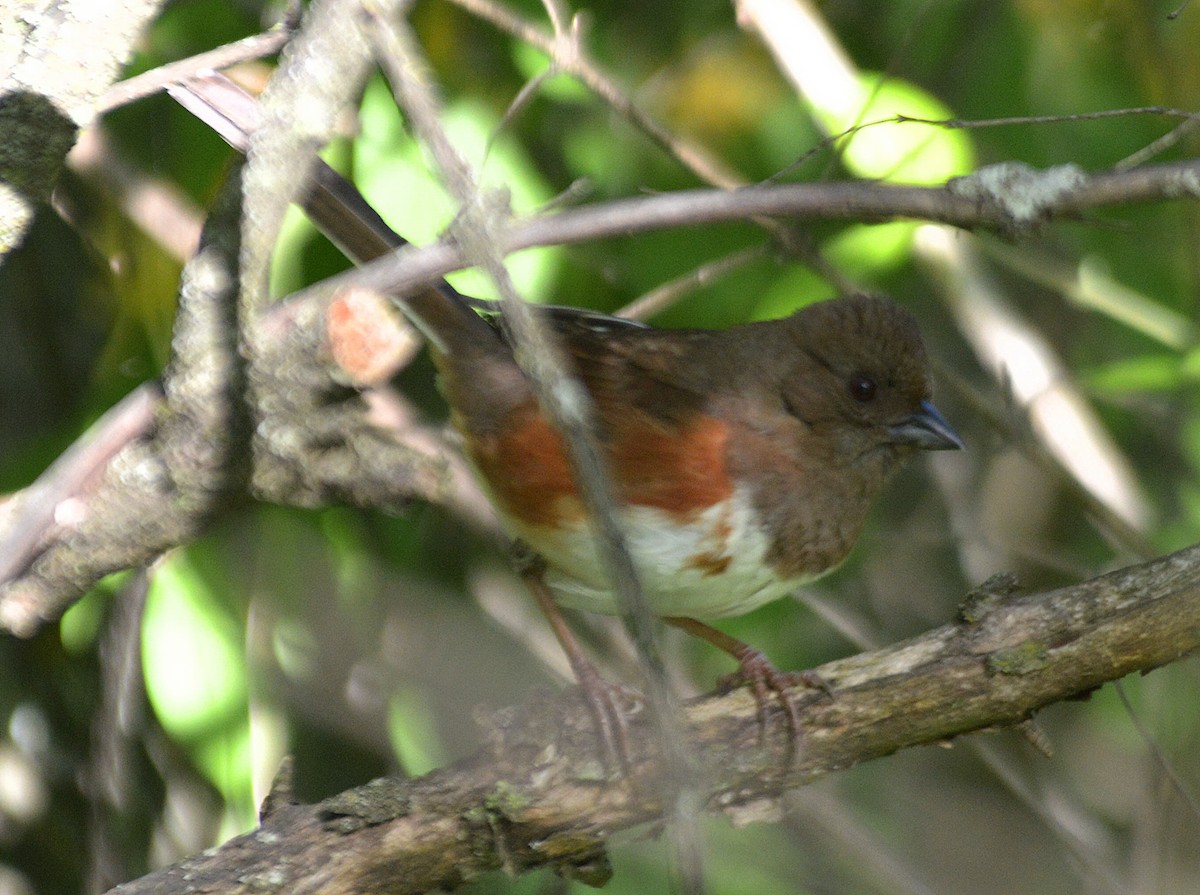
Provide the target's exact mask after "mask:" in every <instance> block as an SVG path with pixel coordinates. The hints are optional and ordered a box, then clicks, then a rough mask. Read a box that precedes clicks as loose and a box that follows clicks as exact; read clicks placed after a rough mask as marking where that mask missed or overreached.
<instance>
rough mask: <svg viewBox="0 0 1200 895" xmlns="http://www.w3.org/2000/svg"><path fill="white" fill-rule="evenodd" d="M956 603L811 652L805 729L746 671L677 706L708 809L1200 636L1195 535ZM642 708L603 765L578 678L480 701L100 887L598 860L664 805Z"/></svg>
mask: <svg viewBox="0 0 1200 895" xmlns="http://www.w3.org/2000/svg"><path fill="white" fill-rule="evenodd" d="M964 615H965V616H966V617H968V618H969V619H970V620H969V621H968V620H960V621H959V622H957V623H955V624H951V625H947V626H945V627H942V628H938V629H936V630H934V631H930V632H929V633H927V634H924V635H922V636H920V637H916V638H914V639H912V640H908V641H905V642H903V643H899V644H896V645H894V646H890V647H886V648H884V649H881V650H876V651H873V652H869V653H863V654H861V655H858V656H853V657H850V658H848V659H844V660H840V661H837V662H832V663H829V664H828V665H825V666H822V667H821V668H819V669H817V671H818V672H819V674H820V675H821V677H822V678H824V679H825V680H826V681H828V682H829V684H830V685H831V687H832V689H833V692H832V696H831V697H829V698H827V697H825V696H824V695H814V694H813V693H812V692H811V691H810V692H808V693H807V694H804V693H801V694H800V696H801V698H803V699H806V701H807V705H806V706H805V708H804V710H803V721H804V729H805V732H806V733H805V739H804V747H803V751H802V754H801V755H800V757H799V759H798V760H796V761H795V762H793V763H789V761H788V758H787V756H788V755H789V754H790V744H789V735H788V731H787V726H786V724H785V723H784V722H783V721H782V719H781V718H779V717H776V716H774V715H772V717H771V718H770V719H769V720H770V725H771V726H770V728H769V731H770V732H769V735H768V737H767V738H766V743H765V745H761V744H760V743H759V729H758V726H757V721H756V706H755V703H754V700H753V699H752V697H751V696H750V694H749V692H748V691H747V690H745V689H740V690H737V691H735V692H732V693H729V694H727V695H722V696H708V697H703V698H700V699H697V700H694V701H693V702H691V703H690V704H689V705H688V706H687V707H686V709H685V714H686V718H685V723H686V724H687V725H688V727H689V728H690V741H691V742H692V743H693V744H694V746H693V748H694V749H695V751H696V754H697V756H698V760H699V763H700V766H701V767H702V768H704V775H703V776H702V779H700V780H697V783H696V785H697V787H698V788H700V789H701V790H702V791H703V794H704V796H705V797H706V799H707V805H708V808H709V809H710V810H711V811H714V812H727V813H729V814H731V815H734V816H735V817H736V819H737V820H738V821H753V820H765V819H770V818H771V817H773V816H775V815H776V814H777V806H776V803H777V800H778V798H779V797H780V796H781V795H782V794H783V793H784V792H786V791H787V790H789V789H792V788H794V787H797V786H801V785H803V784H805V783H808V782H810V781H812V780H814V779H816V778H818V777H820V776H823V775H825V774H828V773H830V772H833V771H837V770H840V769H844V768H848V767H851V766H853V765H855V764H858V763H860V762H863V761H867V760H869V759H872V758H878V757H881V756H884V755H889V754H891V753H893V752H896V751H897V750H899V749H904V748H908V747H910V746H917V745H921V744H929V743H944V742H945V741H946V740H948V739H950V738H953V737H956V736H960V735H962V734H966V733H969V732H971V731H976V730H981V729H985V728H995V727H1003V726H1008V725H1012V724H1016V723H1018V722H1021V721H1024V720H1025V719H1027V718H1029V717H1030V716H1031V715H1032V714H1033V713H1035V712H1036V711H1037V710H1038V709H1041V708H1043V707H1045V706H1047V705H1050V704H1052V703H1054V702H1057V701H1060V700H1063V699H1067V698H1071V697H1078V696H1080V695H1083V694H1086V693H1088V692H1090V691H1091V690H1093V689H1095V688H1096V687H1099V686H1101V685H1102V684H1103V683H1105V682H1106V681H1111V680H1115V679H1117V678H1119V677H1122V676H1123V675H1126V674H1129V673H1132V672H1136V671H1148V670H1150V669H1153V668H1157V667H1159V666H1161V665H1164V664H1166V663H1168V662H1171V661H1173V660H1175V659H1177V658H1179V657H1180V656H1183V655H1186V654H1188V653H1190V652H1192V651H1193V650H1195V649H1196V648H1197V647H1200V546H1196V547H1191V548H1188V549H1187V550H1183V551H1180V552H1179V553H1176V554H1173V555H1171V556H1167V557H1164V558H1161V559H1158V560H1155V561H1153V562H1149V563H1145V564H1142V565H1137V566H1131V567H1129V568H1126V569H1122V570H1119V571H1117V572H1113V573H1110V574H1108V575H1104V576H1101V577H1099V578H1096V579H1093V580H1090V581H1086V582H1083V583H1081V584H1077V585H1074V586H1072V587H1066V588H1062V589H1059V590H1056V591H1050V592H1046V593H1038V594H1031V595H1026V596H1019V597H1013V596H1011V595H1007V594H1005V593H1004V592H998V593H996V594H986V593H985V594H982V595H975V597H974V599H973V600H972V601H971V602H970V605H969V606H968V607H965V608H964ZM644 714H645V713H644V712H643V713H641V714H637V713H636V709H635V714H634V716H633V721H634V723H633V727H632V731H633V734H634V737H635V748H634V755H635V757H637V758H638V760H637V762H636V764H635V766H634V767H633V768H632V771H631V775H630V777H629V778H628V779H622V780H612V779H609V778H608V777H607V775H606V774H605V773H604V772H603V770H602V766H601V765H600V764H598V763H597V760H596V752H595V743H594V741H593V739H592V731H591V727H590V725H589V724H588V722H587V713H586V712H584V711H581V710H580V707H579V705H578V704H577V702H576V700H575V698H574V697H573V695H572V694H567V695H566V696H564V697H563V698H561V699H559V700H558V701H556V702H554V703H552V704H550V705H538V706H536V707H532V708H525V709H521V710H512V711H509V712H504V713H501V714H500V715H498V716H497V717H496V718H495V719H493V722H492V723H493V727H492V729H491V731H490V744H489V745H488V746H487V747H486V748H484V749H482V750H481V751H480V752H479V753H477V754H476V755H474V756H472V757H471V758H469V759H467V760H465V761H462V762H460V763H458V764H456V765H454V766H452V767H449V768H445V769H443V770H440V771H435V772H433V773H431V774H428V775H426V776H425V777H421V778H418V779H415V780H408V781H406V780H400V779H394V780H393V779H384V780H379V781H375V782H373V783H371V784H368V785H366V786H363V787H359V788H358V789H355V790H351V791H349V792H346V793H343V794H341V795H339V796H336V797H334V798H333V799H329V800H327V801H325V802H323V803H321V804H318V805H297V804H293V803H291V801H290V799H289V797H288V790H287V787H286V786H282V787H280V788H279V789H278V790H277V792H276V793H275V794H274V795H273V797H272V798H271V799H270V800H269V804H270V808H269V811H268V812H267V813H266V816H265V817H264V820H263V824H262V827H261V828H260V829H258V830H255V831H253V832H251V833H247V834H245V835H243V836H240V837H238V838H236V839H234V840H231V841H230V842H228V843H226V844H225V845H224V846H222V847H221V848H219V849H215V850H212V851H209V852H206V853H205V854H203V855H199V856H196V857H194V858H191V859H189V860H187V861H185V862H183V863H181V864H179V865H176V866H174V867H171V868H168V869H166V870H162V871H159V872H157V873H154V874H151V875H150V876H147V877H144V878H143V879H140V880H137V881H135V882H131V883H128V884H126V885H124V886H120V887H118V888H117V889H115V890H114V892H120V893H122V895H140V893H143V892H146V893H148V892H155V893H161V895H172V893H183V892H189V891H197V890H201V891H206V892H213V893H228V895H234V893H256V895H263V893H272V892H295V891H304V892H308V893H313V895H333V893H351V892H353V893H358V895H376V893H379V895H382V893H389V895H401V893H418V892H428V891H432V890H434V889H439V888H440V889H452V888H454V887H455V886H457V885H458V884H460V883H462V882H463V881H465V880H467V879H470V878H472V877H474V876H477V875H478V874H480V873H483V872H486V871H490V870H497V869H504V870H507V871H509V872H511V873H521V872H525V871H528V870H531V869H535V868H540V867H548V868H553V869H555V870H557V871H558V872H560V873H563V874H566V875H568V876H574V877H578V878H581V879H583V880H584V881H587V882H592V883H602V882H603V881H604V880H605V879H606V876H607V863H606V860H605V858H604V847H605V844H606V842H607V841H608V839H609V837H611V836H612V835H614V834H616V833H618V832H620V831H623V830H628V829H630V828H634V827H640V826H643V825H655V824H658V823H660V822H661V821H662V816H661V815H662V804H661V802H660V788H659V786H658V785H657V781H660V780H662V779H663V778H664V777H666V776H669V775H668V774H667V771H666V769H665V768H663V767H662V766H661V764H660V761H661V755H660V752H659V750H658V749H656V748H655V747H654V743H655V737H654V735H653V734H652V733H651V732H650V731H649V730H648V727H649V725H647V724H646V723H645V719H644Z"/></svg>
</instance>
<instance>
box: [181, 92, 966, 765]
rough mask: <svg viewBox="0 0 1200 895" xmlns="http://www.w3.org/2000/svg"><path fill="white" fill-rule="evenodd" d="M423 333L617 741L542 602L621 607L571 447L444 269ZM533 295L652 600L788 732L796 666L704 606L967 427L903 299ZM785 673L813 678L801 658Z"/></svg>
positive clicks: (336, 211) (757, 597)
mask: <svg viewBox="0 0 1200 895" xmlns="http://www.w3.org/2000/svg"><path fill="white" fill-rule="evenodd" d="M172 95H174V96H175V97H176V99H179V101H180V102H183V103H184V104H185V105H186V106H187V107H188V108H189V109H191V110H192V111H193V112H195V113H196V114H198V115H201V116H202V117H203V118H204V120H206V121H211V122H214V126H215V127H217V129H218V132H220V133H222V134H223V135H224V136H225V137H226V139H227V140H229V141H230V142H231V144H232V145H234V146H235V147H238V148H241V149H243V150H244V148H245V145H246V143H247V142H248V135H249V133H250V132H252V131H253V130H254V128H255V126H256V119H257V110H256V108H255V101H254V99H253V98H252V97H250V96H249V95H248V94H246V93H245V92H244V91H242V90H240V88H237V87H236V86H235V85H233V84H232V83H231V82H229V81H228V79H227V78H224V76H221V75H218V74H212V73H210V74H208V75H204V76H201V77H198V78H193V79H189V81H187V82H186V83H185V84H181V85H177V86H176V88H174V89H173V91H172ZM299 201H300V204H301V205H302V207H303V208H304V209H305V210H306V211H307V212H308V213H309V215H310V217H311V218H312V219H313V220H314V222H316V223H317V224H318V225H319V226H320V228H321V229H322V230H323V231H324V232H325V233H326V234H327V235H328V236H329V237H330V238H331V239H332V240H333V241H334V243H335V244H337V245H338V246H339V247H341V248H342V250H343V251H345V252H346V254H347V255H348V256H349V257H350V258H352V259H354V260H356V261H358V262H360V263H363V262H367V261H370V260H373V259H375V258H379V257H380V256H382V255H384V254H386V253H388V252H390V251H393V250H395V249H398V248H400V247H402V246H404V245H406V240H405V239H404V238H403V237H401V236H400V235H399V234H398V233H396V232H395V231H394V230H392V229H391V227H389V226H388V224H387V223H386V222H385V221H384V220H383V218H382V217H380V215H379V214H378V213H377V212H376V211H375V209H374V208H372V207H371V205H370V204H369V203H368V202H367V201H366V199H365V198H364V197H363V196H362V194H361V193H360V192H359V191H358V190H357V189H356V188H355V187H354V185H353V184H351V183H350V182H349V181H347V180H346V179H345V178H343V177H342V176H341V175H339V174H337V173H336V172H335V171H334V170H333V169H332V168H330V167H329V166H328V165H326V164H325V163H324V162H322V161H320V160H319V159H318V160H314V163H313V165H312V167H311V168H310V170H309V172H308V176H307V177H306V180H305V184H304V188H303V189H302V190H301V192H300V196H299ZM393 297H394V299H395V300H396V302H397V304H398V306H399V307H400V309H401V311H402V312H403V313H404V314H405V315H406V316H407V317H408V318H409V320H410V321H411V322H412V323H413V324H414V325H415V326H416V327H417V329H419V330H420V331H421V332H423V333H424V335H425V336H426V338H427V340H428V342H429V345H430V349H431V353H432V356H433V360H434V364H435V366H436V367H437V369H438V371H439V375H440V379H441V387H442V391H443V394H444V395H445V396H446V398H447V401H448V403H449V405H450V409H451V420H452V422H453V423H454V425H455V427H456V428H457V429H458V431H459V433H460V434H461V436H462V440H463V444H464V446H465V451H466V455H467V458H468V460H469V461H470V462H471V464H472V466H473V467H474V469H475V471H476V474H477V475H478V477H479V479H480V481H481V483H482V485H483V487H484V490H485V491H486V492H487V493H488V494H489V495H490V497H491V499H492V502H493V504H494V505H495V507H496V510H497V513H498V515H499V517H500V519H501V521H502V522H503V523H504V525H505V527H506V528H507V529H508V531H509V532H510V533H511V534H512V535H513V536H514V537H515V538H517V539H519V541H520V542H522V543H523V544H524V545H526V546H527V547H528V549H529V550H532V551H533V552H534V554H535V555H536V556H537V558H538V559H537V561H536V562H526V563H524V564H523V577H524V578H525V580H526V581H527V583H528V584H529V585H530V590H531V591H532V593H533V594H534V596H535V598H536V599H537V601H538V604H539V606H540V607H541V608H542V610H543V612H544V614H545V615H546V617H547V619H548V621H549V622H550V624H551V627H552V629H553V631H554V633H555V636H556V637H557V638H558V640H559V642H560V644H561V645H562V647H563V649H564V651H565V652H566V653H567V658H568V659H569V660H570V663H571V667H572V670H573V671H574V673H575V675H576V677H577V678H578V679H579V682H580V684H581V685H582V686H583V688H584V690H585V691H587V695H588V700H589V707H590V708H591V710H592V713H593V717H594V718H595V720H596V722H597V726H598V728H599V729H600V733H601V735H602V738H604V739H605V740H606V742H607V744H608V747H609V748H608V751H609V752H614V751H620V750H617V749H615V748H614V743H613V736H612V731H611V730H610V729H609V725H608V724H607V723H606V720H605V719H606V718H609V717H611V718H613V719H614V720H615V722H616V726H617V727H619V726H620V724H621V718H620V715H619V712H615V711H610V706H609V705H606V703H609V702H610V700H608V699H607V698H606V692H608V691H607V688H606V686H605V684H604V682H603V681H601V680H600V679H599V676H598V675H597V674H596V672H595V670H594V668H593V666H592V665H591V664H590V662H588V661H587V659H586V656H584V654H583V652H582V650H581V649H580V647H579V645H578V643H577V642H576V641H575V639H574V637H573V635H572V634H571V632H570V629H569V627H568V626H567V625H566V623H565V621H564V620H563V618H562V615H561V613H560V612H559V611H558V607H559V606H565V607H568V608H575V609H582V610H587V611H591V612H600V613H607V614H615V613H618V612H620V609H621V607H620V606H619V605H618V600H617V598H616V596H615V595H614V594H613V593H612V591H611V590H610V589H609V586H608V580H607V570H606V568H605V564H604V562H603V561H602V560H601V559H600V557H599V554H598V552H597V549H596V543H595V542H596V538H595V536H594V533H593V530H592V525H591V522H590V520H589V518H588V513H587V510H586V508H585V506H584V502H583V500H582V498H581V495H580V491H579V487H578V485H577V484H576V482H575V480H574V477H573V475H572V472H571V464H570V461H569V459H568V451H567V446H566V444H565V442H564V440H563V438H562V436H561V435H560V434H559V433H558V432H557V431H556V429H555V427H554V426H553V424H552V423H551V422H550V420H549V418H548V417H547V416H546V414H545V413H544V412H543V410H542V409H541V407H540V406H539V404H538V401H537V397H536V395H535V391H534V388H533V386H532V384H531V383H530V381H529V380H528V379H527V378H526V376H525V374H524V373H523V372H522V369H521V367H520V365H519V364H518V363H517V360H516V358H515V356H514V353H513V349H512V346H511V345H510V344H509V342H508V341H507V339H506V338H505V333H504V328H503V326H498V325H497V324H496V315H495V313H494V309H492V308H491V305H490V304H489V303H486V302H480V301H479V300H477V299H472V298H471V297H469V296H465V295H462V294H461V293H459V292H458V291H457V290H455V289H454V288H453V287H451V286H450V285H449V284H448V283H447V282H446V281H445V280H441V281H439V282H437V283H436V284H432V285H429V286H427V287H424V288H420V289H418V290H415V291H412V292H409V293H406V294H403V295H396V296H393ZM539 307H542V310H541V311H540V313H542V314H543V315H544V317H545V321H546V322H547V324H548V325H549V326H550V328H551V329H552V330H553V331H554V333H555V334H556V335H557V337H558V339H559V340H560V341H561V344H562V347H563V348H564V349H565V353H566V356H567V358H568V360H569V367H570V370H569V372H570V373H572V374H573V375H574V376H576V377H577V378H578V379H579V381H581V382H582V383H583V384H584V386H585V387H586V388H587V390H588V392H589V393H590V394H591V397H592V403H593V404H594V407H595V411H596V413H595V416H596V419H595V424H596V427H595V428H596V431H595V435H596V437H597V439H598V443H599V446H600V448H601V453H602V456H603V457H604V459H605V460H606V461H607V472H608V474H609V476H610V478H611V479H612V483H613V485H614V486H615V493H616V497H617V502H618V505H619V515H620V517H621V518H620V521H621V523H622V525H623V528H624V533H625V536H626V540H627V546H628V548H629V551H630V553H631V555H632V559H633V561H634V564H635V567H636V570H637V573H638V576H639V579H640V583H641V586H642V588H643V590H644V593H645V597H646V600H647V602H648V603H649V606H650V608H651V610H652V611H653V612H654V613H656V614H657V615H658V616H660V617H661V618H662V619H663V620H664V621H665V622H667V623H669V624H671V625H673V626H675V627H678V628H681V629H683V630H685V631H687V632H688V633H690V634H693V635H696V636H698V637H701V638H703V639H705V640H707V641H708V642H710V643H712V644H713V645H714V646H716V647H718V648H719V649H721V650H723V651H725V652H727V653H729V654H730V655H731V656H732V657H733V658H734V659H735V660H736V661H737V662H738V672H737V673H736V674H735V675H734V676H731V677H730V678H728V679H727V680H728V682H729V683H735V682H738V681H740V680H744V681H746V682H747V683H748V684H750V686H751V687H752V689H753V691H754V695H755V699H756V700H757V702H758V704H759V709H760V725H761V724H763V723H764V722H763V705H764V702H765V699H766V698H767V696H768V695H769V693H770V692H771V691H773V692H775V693H776V694H777V695H778V696H779V698H780V703H781V705H782V707H783V709H784V711H785V712H786V713H787V715H788V722H789V726H790V727H791V729H792V731H793V734H794V735H795V737H797V738H798V737H799V735H800V725H799V718H798V711H797V708H796V706H795V704H794V703H793V702H792V701H791V699H790V698H789V697H788V696H787V687H788V685H789V683H790V682H791V680H792V678H791V677H790V676H788V675H785V674H782V673H780V672H779V671H778V670H777V669H776V668H775V667H774V666H773V665H772V664H771V663H770V662H769V660H768V659H767V658H766V656H765V655H763V653H762V652H761V651H759V650H757V649H754V648H753V647H751V646H749V645H748V644H745V643H742V642H741V641H739V640H737V639H735V638H733V637H731V636H730V635H728V634H725V633H724V632H722V631H720V630H718V629H716V628H714V627H712V626H711V625H709V624H708V623H707V621H705V619H708V620H712V619H719V618H723V617H728V616H735V615H741V614H743V613H747V612H750V611H751V610H753V609H756V608H757V607H759V606H761V605H763V604H765V603H768V602H770V601H772V600H776V599H779V598H781V597H783V596H786V595H788V594H790V593H791V592H793V591H794V590H795V589H796V588H797V587H799V586H802V585H803V584H805V583H808V582H811V581H813V580H815V579H816V578H819V577H820V576H822V575H824V574H827V573H828V572H830V571H832V570H833V569H834V568H836V567H837V566H838V565H839V564H840V563H841V562H842V560H843V559H845V557H846V555H847V554H848V553H849V552H850V549H851V547H852V546H853V545H854V542H855V541H856V540H857V538H858V536H859V534H860V532H861V531H862V528H863V525H864V523H865V520H866V515H867V511H868V509H869V508H870V506H871V504H872V503H873V502H874V500H875V498H876V497H877V496H878V494H879V492H880V491H881V490H882V489H883V485H884V483H885V481H886V480H887V478H888V476H889V475H890V473H892V472H893V471H894V470H895V469H896V468H897V466H898V465H899V464H900V462H901V461H902V460H904V459H905V458H906V457H908V456H910V455H912V454H914V453H916V452H918V451H940V450H956V449H960V448H962V447H963V442H962V440H961V439H960V438H959V436H958V434H957V433H956V432H955V431H954V429H953V428H952V427H951V426H950V424H949V423H948V422H947V421H946V420H945V419H944V418H943V417H942V416H941V414H940V413H938V411H937V410H936V409H935V408H934V405H933V404H932V403H931V393H932V386H931V376H930V368H929V361H928V358H927V355H926V352H925V348H924V344H923V342H922V340H921V335H920V332H919V330H918V327H917V323H916V321H915V320H914V318H913V316H912V315H911V314H910V313H909V312H908V311H907V310H905V309H904V308H903V307H901V306H900V305H898V304H896V303H895V302H893V301H891V300H889V299H886V298H882V297H878V296H869V295H847V296H843V297H839V298H835V299H831V300H827V301H820V302H815V303H812V304H809V305H806V306H805V307H802V308H801V309H800V310H798V311H796V312H795V313H793V314H791V315H790V316H787V317H783V318H779V319H777V320H768V321H761V322H755V323H748V324H744V325H741V326H735V327H731V328H728V329H725V330H700V329H659V328H654V327H650V326H646V325H644V324H642V323H639V322H635V321H631V320H627V319H624V318H620V317H613V316H609V315H604V314H599V313H596V312H594V311H586V310H582V309H576V308H570V307H544V306H539ZM800 677H801V679H802V680H805V681H807V682H809V683H813V684H816V685H818V686H819V685H820V684H821V682H820V681H819V680H818V679H815V678H814V677H813V676H811V675H805V674H802V675H801V676H800Z"/></svg>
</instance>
